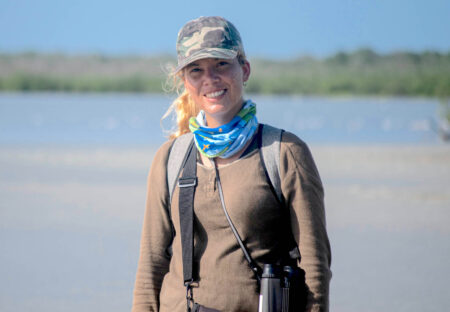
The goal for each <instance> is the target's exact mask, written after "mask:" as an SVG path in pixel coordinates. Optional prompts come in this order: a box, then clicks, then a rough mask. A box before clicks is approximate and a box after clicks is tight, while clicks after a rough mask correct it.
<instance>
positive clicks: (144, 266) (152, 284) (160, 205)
mask: <svg viewBox="0 0 450 312" xmlns="http://www.w3.org/2000/svg"><path fill="white" fill-rule="evenodd" d="M169 149H170V142H167V143H165V144H164V145H163V146H162V147H161V148H160V149H159V150H158V151H157V152H156V155H155V157H154V159H153V162H152V165H151V168H150V172H149V175H148V180H147V199H146V207H145V214H144V222H143V227H142V236H141V244H140V256H139V262H138V268H137V273H136V282H135V287H134V294H133V305H132V312H142V311H146V312H148V311H155V312H156V311H159V293H160V290H161V285H162V281H163V279H164V275H165V274H166V273H167V272H168V270H169V263H170V258H171V256H170V252H169V248H170V246H171V244H172V225H171V219H170V216H169V209H168V207H169V201H170V200H169V193H168V191H167V178H166V166H167V158H168V153H169Z"/></svg>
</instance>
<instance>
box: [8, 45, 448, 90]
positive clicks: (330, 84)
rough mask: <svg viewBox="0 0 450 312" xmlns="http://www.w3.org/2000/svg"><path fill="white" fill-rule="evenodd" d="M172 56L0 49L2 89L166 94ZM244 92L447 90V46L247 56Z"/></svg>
mask: <svg viewBox="0 0 450 312" xmlns="http://www.w3.org/2000/svg"><path fill="white" fill-rule="evenodd" d="M174 62H175V59H174V58H173V57H171V56H167V55H161V56H153V57H140V56H120V57H111V56H103V55H78V56H77V55H75V56H70V55H63V54H37V53H21V54H0V91H64V92H154V93H157V92H163V87H162V86H163V85H164V82H165V79H166V74H165V72H167V71H166V70H164V68H167V65H166V64H168V63H172V64H173V63H174ZM250 62H251V64H252V75H251V78H250V80H249V83H248V86H247V88H246V91H247V92H248V93H261V94H317V95H350V94H354V95H412V96H433V97H442V98H447V97H449V96H450V52H448V53H438V52H431V51H426V52H422V53H412V52H397V53H390V54H378V53H376V52H374V51H372V50H370V49H360V50H357V51H354V52H351V53H346V52H339V53H337V54H335V55H333V56H331V57H328V58H325V59H317V58H313V57H308V56H303V57H299V58H297V59H290V60H268V59H250Z"/></svg>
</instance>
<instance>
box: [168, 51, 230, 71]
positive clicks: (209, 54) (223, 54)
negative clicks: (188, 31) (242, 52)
mask: <svg viewBox="0 0 450 312" xmlns="http://www.w3.org/2000/svg"><path fill="white" fill-rule="evenodd" d="M237 54H238V52H237V51H234V50H228V49H219V48H211V49H202V50H199V51H198V52H195V53H194V54H192V55H191V56H189V57H187V58H185V59H184V60H183V61H181V62H179V63H178V66H177V67H176V68H175V73H178V72H179V71H180V70H181V69H183V68H184V67H185V66H186V65H189V64H190V63H192V62H194V61H198V60H201V59H205V58H220V59H228V60H231V59H234V58H235V57H236V56H237Z"/></svg>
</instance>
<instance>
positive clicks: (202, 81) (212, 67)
mask: <svg viewBox="0 0 450 312" xmlns="http://www.w3.org/2000/svg"><path fill="white" fill-rule="evenodd" d="M249 75H250V64H249V63H248V62H247V61H245V62H244V64H240V63H239V61H238V59H237V58H234V59H232V60H226V59H216V58H207V59H202V60H198V61H195V62H192V63H191V64H189V65H187V66H186V67H185V68H184V69H183V81H184V87H185V89H186V90H187V92H188V93H189V95H190V96H191V99H192V100H193V101H194V102H195V104H196V105H197V107H198V108H199V109H201V110H203V111H204V112H205V116H206V122H207V124H208V127H211V128H216V127H219V126H221V125H224V124H226V123H228V122H230V121H231V119H233V117H234V116H235V115H236V114H237V113H238V112H239V111H240V109H241V107H242V103H243V84H244V82H245V81H247V79H248V77H249Z"/></svg>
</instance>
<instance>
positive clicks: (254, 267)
mask: <svg viewBox="0 0 450 312" xmlns="http://www.w3.org/2000/svg"><path fill="white" fill-rule="evenodd" d="M211 162H212V164H213V166H214V170H215V172H216V181H217V189H218V191H219V197H220V202H221V203H222V209H223V212H224V213H225V217H226V218H227V221H228V223H229V224H230V227H231V230H232V231H233V234H234V237H236V240H237V242H238V244H239V246H240V247H241V249H242V251H243V253H244V256H245V259H247V261H248V265H249V266H250V269H251V270H252V271H253V273H254V274H255V276H256V279H257V280H258V283H259V282H260V280H261V273H262V270H261V268H260V267H259V266H258V265H257V264H256V262H255V261H254V260H253V259H252V257H251V256H250V254H249V253H248V251H247V248H245V246H244V243H243V242H242V239H241V237H240V236H239V233H238V231H237V229H236V227H235V226H234V224H233V221H231V218H230V215H229V214H228V211H227V208H226V206H225V200H224V197H223V192H222V183H221V182H220V175H219V170H218V169H217V165H216V162H215V161H213V160H211Z"/></svg>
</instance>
